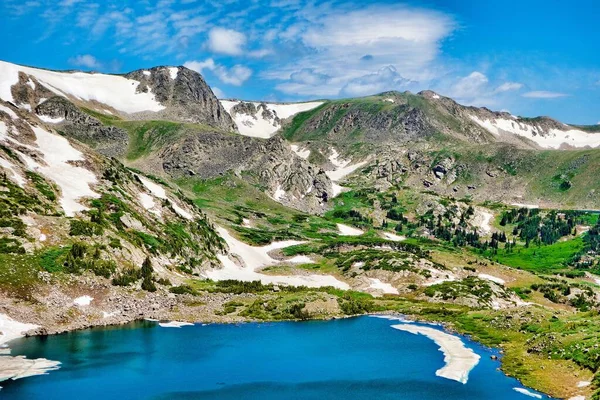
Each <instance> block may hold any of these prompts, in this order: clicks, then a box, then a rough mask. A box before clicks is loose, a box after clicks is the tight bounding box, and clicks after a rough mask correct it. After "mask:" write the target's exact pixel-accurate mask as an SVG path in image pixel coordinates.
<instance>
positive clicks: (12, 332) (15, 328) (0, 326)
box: [0, 314, 39, 345]
mask: <svg viewBox="0 0 600 400" xmlns="http://www.w3.org/2000/svg"><path fill="white" fill-rule="evenodd" d="M35 328H39V326H37V325H33V324H24V323H22V322H18V321H15V320H14V319H12V318H11V317H9V316H8V315H5V314H0V333H1V334H0V344H2V345H4V344H6V343H7V342H10V341H11V340H14V339H18V338H20V337H23V336H24V333H25V332H27V331H30V330H32V329H35Z"/></svg>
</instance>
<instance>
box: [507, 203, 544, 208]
mask: <svg viewBox="0 0 600 400" xmlns="http://www.w3.org/2000/svg"><path fill="white" fill-rule="evenodd" d="M510 205H511V206H514V207H519V208H531V209H536V208H540V206H538V205H537V204H521V203H511V204H510Z"/></svg>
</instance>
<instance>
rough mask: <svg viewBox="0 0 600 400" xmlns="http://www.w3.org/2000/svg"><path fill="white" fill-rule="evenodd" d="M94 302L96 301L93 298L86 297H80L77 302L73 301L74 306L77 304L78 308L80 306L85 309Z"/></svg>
mask: <svg viewBox="0 0 600 400" xmlns="http://www.w3.org/2000/svg"><path fill="white" fill-rule="evenodd" d="M92 300H94V298H93V297H90V296H88V295H85V296H81V297H78V298H76V299H75V300H73V304H75V305H76V306H79V307H85V306H89V305H90V303H91V302H92Z"/></svg>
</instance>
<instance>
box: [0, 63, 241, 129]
mask: <svg viewBox="0 0 600 400" xmlns="http://www.w3.org/2000/svg"><path fill="white" fill-rule="evenodd" d="M0 74H1V76H2V86H0V98H2V99H3V100H5V101H9V102H11V103H13V104H15V105H17V106H20V107H23V108H25V109H33V108H35V107H37V106H38V105H39V104H41V103H43V102H44V101H45V100H47V99H49V98H50V97H53V96H61V97H64V98H66V99H68V100H70V101H71V102H73V103H74V104H76V105H78V106H80V107H86V108H89V109H93V110H97V111H98V112H101V113H103V114H107V115H114V116H118V117H124V116H127V118H128V119H133V120H136V119H151V118H152V119H167V120H173V121H180V122H192V123H202V124H207V125H210V126H214V127H218V128H221V129H225V130H235V125H234V124H233V121H232V120H231V118H230V116H229V114H228V113H227V112H225V110H224V109H223V107H222V106H221V104H220V103H219V101H218V100H217V99H216V97H215V95H214V94H213V92H212V90H211V89H210V87H209V86H208V85H207V84H206V82H205V81H204V79H203V78H202V77H201V76H200V74H197V73H195V72H193V71H190V70H189V69H187V68H183V67H157V68H152V69H149V70H139V71H134V72H131V73H129V74H126V75H106V74H99V73H83V72H77V71H72V72H56V71H48V70H41V69H36V68H29V67H22V66H17V65H14V64H10V63H6V62H3V61H0ZM115 94H117V95H115Z"/></svg>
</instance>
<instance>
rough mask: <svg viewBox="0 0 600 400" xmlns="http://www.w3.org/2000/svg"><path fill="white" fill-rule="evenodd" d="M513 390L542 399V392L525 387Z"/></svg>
mask: <svg viewBox="0 0 600 400" xmlns="http://www.w3.org/2000/svg"><path fill="white" fill-rule="evenodd" d="M513 390H514V391H515V392H519V393H521V394H524V395H525V396H529V397H534V398H536V399H541V398H542V395H541V394H537V393H534V392H532V391H530V390H527V389H525V388H513Z"/></svg>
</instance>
